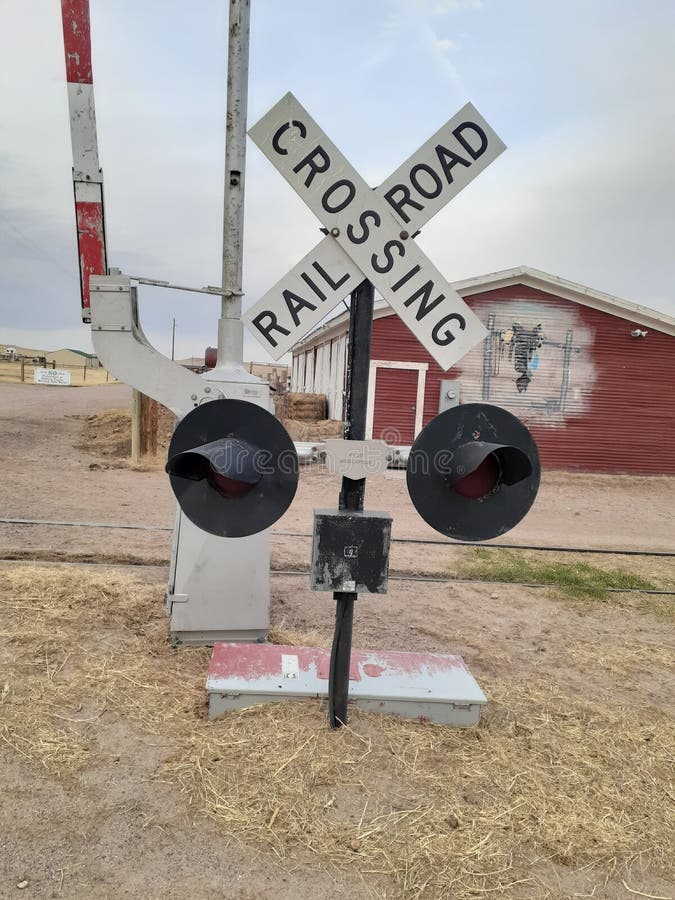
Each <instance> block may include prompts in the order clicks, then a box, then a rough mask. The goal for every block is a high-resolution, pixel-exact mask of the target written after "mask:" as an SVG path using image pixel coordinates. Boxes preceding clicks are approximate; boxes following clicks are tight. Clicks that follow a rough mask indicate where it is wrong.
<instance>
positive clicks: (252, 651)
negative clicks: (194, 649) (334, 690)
mask: <svg viewBox="0 0 675 900" xmlns="http://www.w3.org/2000/svg"><path fill="white" fill-rule="evenodd" d="M282 656H295V657H297V659H298V668H299V670H300V671H301V672H306V671H308V670H309V669H311V668H313V667H314V668H315V669H316V673H317V677H318V678H321V679H323V680H328V674H329V668H330V651H329V650H326V649H323V648H320V647H291V646H283V645H280V644H238V643H236V644H235V643H217V644H214V646H213V653H212V655H211V664H210V666H209V679H210V680H211V679H218V680H220V679H229V678H235V679H241V680H243V681H257V680H259V679H261V678H271V679H278V678H281V677H282ZM455 669H462V670H464V671H467V670H466V666H465V665H464V662H463V660H462V659H461V657H459V656H450V655H442V654H438V653H407V652H404V651H398V650H352V655H351V660H350V667H349V680H350V681H360V680H361V673H363V674H364V675H365V676H368V677H370V678H379V677H382V676H383V675H387V676H390V677H398V676H401V675H403V676H406V677H411V676H418V675H422V676H434V675H442V674H444V673H446V674H447V673H448V672H451V671H453V670H455Z"/></svg>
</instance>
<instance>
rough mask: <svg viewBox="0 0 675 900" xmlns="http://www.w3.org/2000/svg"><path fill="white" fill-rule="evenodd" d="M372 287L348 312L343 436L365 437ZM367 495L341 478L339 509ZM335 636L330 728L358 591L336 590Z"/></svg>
mask: <svg viewBox="0 0 675 900" xmlns="http://www.w3.org/2000/svg"><path fill="white" fill-rule="evenodd" d="M374 299H375V288H374V287H373V285H372V284H371V283H370V282H369V281H364V282H362V283H361V284H360V285H359V286H358V287H357V288H356V290H355V291H353V292H352V295H351V307H350V312H349V346H348V349H347V378H346V402H345V409H346V415H345V421H346V427H345V438H346V439H347V440H352V441H362V440H364V439H365V437H366V412H367V404H368V375H369V372H370V338H371V332H372V328H373V305H374ZM365 494H366V479H365V478H360V479H358V480H354V479H352V478H343V479H342V489H341V491H340V501H339V507H340V509H349V510H362V509H363V501H364V498H365ZM333 597H334V598H335V604H336V606H335V635H334V637H333V648H332V651H331V658H330V675H329V680H328V717H329V720H330V726H331V728H340V726H341V725H344V724H346V722H347V700H348V696H349V662H350V657H351V652H352V623H353V621H354V601H355V600H356V598H357V597H358V594H355V593H354V594H352V593H345V592H343V591H336V592H335V593H334V594H333Z"/></svg>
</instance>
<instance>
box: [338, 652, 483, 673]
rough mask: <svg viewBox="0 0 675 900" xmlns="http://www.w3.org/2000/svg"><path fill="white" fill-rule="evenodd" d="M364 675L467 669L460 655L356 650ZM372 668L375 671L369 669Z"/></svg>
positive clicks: (355, 654) (353, 653)
mask: <svg viewBox="0 0 675 900" xmlns="http://www.w3.org/2000/svg"><path fill="white" fill-rule="evenodd" d="M354 657H356V659H357V660H358V661H359V664H360V666H361V669H362V671H363V673H364V675H371V676H375V675H376V676H377V677H381V676H382V675H396V676H398V675H406V676H413V675H424V676H428V675H432V676H433V675H442V674H444V673H447V672H451V671H452V670H454V669H463V670H465V671H468V670H467V669H466V666H465V665H464V661H463V660H462V658H461V657H459V656H450V655H447V654H440V653H412V652H410V653H409V652H406V651H403V650H371V651H368V650H355V651H352V658H354ZM368 669H372V670H373V671H367V670H368Z"/></svg>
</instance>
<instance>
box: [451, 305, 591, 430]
mask: <svg viewBox="0 0 675 900" xmlns="http://www.w3.org/2000/svg"><path fill="white" fill-rule="evenodd" d="M473 309H474V311H475V312H476V313H477V315H478V316H479V317H480V318H481V320H482V321H483V322H484V323H485V325H486V327H487V331H488V335H487V337H486V338H485V340H484V341H483V343H482V344H480V345H479V346H478V347H476V348H475V349H474V350H472V351H471V353H470V354H469V355H468V356H466V357H465V358H464V359H463V360H462V363H461V364H460V366H461V374H460V375H459V377H460V379H461V396H462V402H464V403H468V402H474V401H478V400H481V401H483V402H486V403H494V404H496V405H498V406H503V407H505V408H506V409H509V410H511V412H513V413H514V414H515V415H518V416H520V418H522V419H524V420H525V421H529V422H534V423H536V424H538V425H549V426H551V427H557V426H560V425H562V424H564V422H565V421H566V420H567V419H568V418H569V417H571V416H581V415H584V414H585V412H586V411H587V410H588V408H589V404H590V397H591V391H592V387H593V383H594V382H595V367H594V364H593V357H592V341H593V334H592V331H591V329H590V328H589V327H588V326H587V325H586V324H585V323H584V322H583V321H582V318H581V314H580V311H579V309H578V308H577V307H575V306H573V305H571V304H563V303H560V304H556V303H551V302H546V303H543V302H537V301H532V300H503V301H494V300H485V301H482V302H481V301H479V302H477V303H475V304H473Z"/></svg>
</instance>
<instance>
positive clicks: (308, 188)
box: [243, 93, 506, 369]
mask: <svg viewBox="0 0 675 900" xmlns="http://www.w3.org/2000/svg"><path fill="white" fill-rule="evenodd" d="M249 135H250V137H251V139H252V140H253V141H254V143H255V144H256V145H257V146H258V147H259V148H260V149H261V150H262V152H263V153H264V154H265V156H266V157H267V158H268V159H269V160H270V161H271V162H272V164H273V165H274V166H276V168H277V169H278V170H279V172H281V174H282V175H283V176H284V178H285V179H286V180H287V181H288V183H289V184H290V185H291V187H293V188H294V189H295V191H296V192H297V193H298V194H299V195H300V197H302V199H303V200H304V201H305V203H306V204H307V206H309V208H310V209H311V210H312V212H313V213H315V215H316V216H318V218H319V219H320V220H321V222H322V223H323V225H324V226H325V227H326V229H327V230H328V235H327V236H326V237H325V238H324V239H323V240H322V241H320V242H319V244H318V245H317V246H316V247H315V248H314V250H313V251H312V252H311V253H309V254H308V255H307V256H306V257H305V258H304V259H303V260H301V261H300V262H299V263H298V265H297V266H295V268H293V269H291V271H290V272H289V273H288V274H287V275H286V277H285V278H283V279H282V280H281V281H280V282H279V283H278V284H276V285H275V286H274V287H273V288H272V290H270V291H268V292H267V293H266V294H265V296H264V297H262V298H261V299H260V300H259V301H258V302H257V303H256V304H255V305H254V306H253V307H252V308H251V309H250V310H249V311H248V312H247V313H246V314H245V315H244V316H243V320H244V322H245V323H246V325H247V327H248V328H249V329H250V330H251V331H252V333H253V334H254V335H255V336H256V338H257V339H258V340H259V341H260V343H261V344H262V345H263V347H265V349H266V350H267V351H268V352H269V353H270V354H271V356H272V357H273V358H274V359H279V358H280V357H281V356H283V354H284V353H287V352H288V351H289V350H290V349H291V348H292V347H293V346H294V345H295V344H296V343H297V342H298V341H299V340H300V339H301V338H303V337H304V336H305V334H307V332H308V331H310V330H311V329H312V328H314V326H316V325H318V323H319V322H320V321H321V319H323V317H324V316H325V315H326V314H327V313H328V312H330V310H331V309H333V308H334V307H335V306H337V304H338V303H340V301H341V300H342V299H343V298H344V297H345V296H346V295H347V294H348V293H350V292H351V291H352V290H354V288H355V287H356V286H357V285H358V284H359V283H360V282H361V281H363V279H364V278H367V279H368V280H369V281H371V282H372V283H373V284H374V285H375V287H376V289H377V290H378V291H379V292H380V293H381V294H382V296H383V297H384V298H385V300H386V301H387V302H388V303H389V304H390V305H391V306H392V307H393V309H394V310H395V311H396V312H397V313H398V315H399V316H400V318H401V319H402V320H403V321H404V322H405V324H406V325H407V326H408V328H409V329H410V330H411V331H412V333H413V334H414V335H415V336H416V337H417V339H418V340H419V341H420V342H421V343H422V344H423V345H424V346H425V347H426V349H427V350H428V351H429V353H430V354H431V355H432V356H433V358H434V359H435V360H436V362H437V363H438V364H439V366H441V368H442V369H449V368H450V367H451V366H452V365H454V364H455V363H456V362H457V361H458V360H459V359H461V357H462V356H464V355H465V354H466V353H467V352H468V351H469V350H470V349H471V348H472V347H474V346H475V345H476V344H477V343H478V342H479V341H481V340H482V339H483V338H484V337H485V334H486V331H485V328H484V327H483V325H482V323H481V322H480V320H479V319H478V318H477V316H475V315H474V313H472V312H471V310H470V309H469V307H468V306H467V305H466V304H465V303H464V301H463V300H462V298H461V297H460V296H459V295H458V294H457V293H456V292H455V291H454V290H453V289H452V288H451V287H450V285H449V284H448V282H447V281H446V280H445V279H444V278H443V276H442V275H441V273H440V272H439V271H438V269H436V267H435V266H434V265H433V263H431V261H430V260H429V259H427V257H426V255H425V254H424V253H423V252H422V250H420V248H419V247H418V246H417V245H416V244H415V242H414V241H413V240H412V236H414V234H415V233H416V232H417V231H418V230H419V229H420V228H421V227H422V225H424V224H425V223H426V222H428V221H429V219H430V218H431V217H432V216H433V215H435V213H437V212H438V211H439V210H440V209H442V208H443V207H444V206H445V204H446V203H447V202H448V201H449V200H451V199H452V198H453V197H455V196H456V195H457V194H458V193H459V192H460V191H461V190H462V188H464V187H466V185H467V184H469V183H470V182H471V181H473V179H474V178H475V177H476V175H478V174H479V173H480V172H482V171H483V169H485V168H487V166H488V165H489V164H490V163H491V162H493V161H494V160H495V159H496V158H497V157H498V156H499V154H500V153H502V151H503V150H505V149H506V148H505V145H504V143H503V142H502V141H501V140H500V138H499V137H498V136H497V135H496V134H495V132H494V131H493V130H492V129H491V128H490V126H489V125H488V124H487V122H486V121H485V120H484V119H483V117H482V116H481V115H480V114H479V113H478V112H477V111H476V109H474V107H473V106H472V105H471V104H470V103H467V105H466V106H464V107H463V108H462V109H461V110H460V111H459V112H458V113H457V115H455V116H453V118H451V119H450V120H449V121H448V122H447V123H446V124H445V125H444V126H443V127H442V128H441V129H440V130H439V131H437V132H436V134H435V135H433V137H431V138H430V139H429V140H428V141H427V142H426V144H424V145H423V146H422V147H420V149H419V150H418V151H417V152H416V153H414V154H413V156H412V157H411V158H410V159H409V160H408V161H407V162H406V163H404V164H403V165H402V166H401V167H400V168H399V169H397V170H396V172H394V174H393V175H392V176H391V177H390V178H389V179H388V180H387V181H385V183H384V184H382V185H381V186H380V187H379V188H377V189H376V190H372V189H371V188H370V187H369V186H368V185H367V184H366V182H365V181H364V180H363V179H362V178H361V177H360V176H359V174H358V172H357V171H356V170H355V169H354V168H353V167H352V166H351V165H350V164H349V162H348V161H347V160H346V159H345V158H344V156H343V155H342V154H341V153H340V151H339V150H338V149H337V147H336V146H335V145H334V144H333V143H332V142H331V141H330V140H329V139H328V138H327V137H326V135H325V134H324V133H323V131H321V129H320V128H319V126H318V125H317V124H316V122H315V121H314V120H313V119H312V118H311V116H310V115H309V114H308V113H307V112H306V110H305V109H303V107H302V106H301V105H300V104H299V103H298V101H297V100H296V99H295V97H294V96H293V95H292V94H290V93H289V94H286V96H285V97H283V98H282V99H281V100H280V101H279V102H278V103H277V104H276V106H274V107H273V108H272V109H271V110H270V111H269V112H268V113H267V114H266V115H265V116H263V118H262V119H261V120H260V121H259V122H258V123H257V124H256V125H254V126H253V128H251V129H250V131H249Z"/></svg>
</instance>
